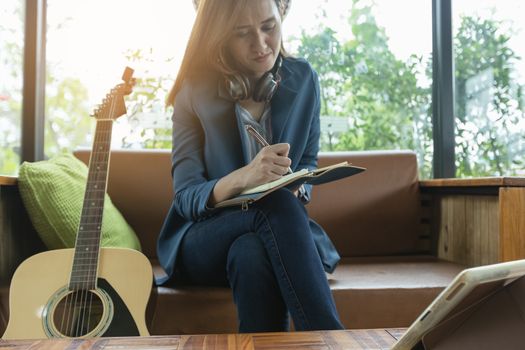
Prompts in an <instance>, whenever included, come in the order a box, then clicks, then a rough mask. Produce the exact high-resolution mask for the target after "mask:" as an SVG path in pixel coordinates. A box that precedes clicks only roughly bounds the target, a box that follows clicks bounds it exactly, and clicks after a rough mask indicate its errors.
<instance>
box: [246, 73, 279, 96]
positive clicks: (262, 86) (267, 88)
mask: <svg viewBox="0 0 525 350" xmlns="http://www.w3.org/2000/svg"><path fill="white" fill-rule="evenodd" d="M277 85H278V83H277V81H275V79H274V77H273V74H272V73H271V72H266V73H265V74H264V75H263V76H262V77H261V78H260V79H259V80H258V81H257V84H256V85H255V87H254V88H253V94H252V98H253V100H254V101H255V102H267V101H270V99H271V98H272V96H273V94H274V92H275V90H276V89H277Z"/></svg>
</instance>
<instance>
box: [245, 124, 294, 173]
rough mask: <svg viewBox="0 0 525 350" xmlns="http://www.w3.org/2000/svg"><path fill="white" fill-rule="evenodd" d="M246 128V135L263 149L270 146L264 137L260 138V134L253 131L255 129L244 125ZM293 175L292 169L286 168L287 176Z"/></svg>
mask: <svg viewBox="0 0 525 350" xmlns="http://www.w3.org/2000/svg"><path fill="white" fill-rule="evenodd" d="M245 128H246V131H248V133H249V134H250V135H252V136H253V138H254V139H255V140H256V141H257V142H259V144H260V145H261V146H263V147H266V146H270V144H269V143H268V141H266V139H265V138H264V137H262V135H261V134H259V132H258V131H257V130H255V128H254V127H253V126H251V125H246V126H245ZM291 173H293V171H292V169H291V168H290V167H288V174H291Z"/></svg>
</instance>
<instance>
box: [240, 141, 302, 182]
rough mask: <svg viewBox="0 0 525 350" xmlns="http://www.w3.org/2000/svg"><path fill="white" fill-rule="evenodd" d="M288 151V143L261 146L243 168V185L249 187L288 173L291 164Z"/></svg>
mask: <svg viewBox="0 0 525 350" xmlns="http://www.w3.org/2000/svg"><path fill="white" fill-rule="evenodd" d="M289 151H290V145H289V144H288V143H277V144H274V145H271V146H266V147H263V148H262V149H261V150H260V151H259V153H257V156H255V158H254V159H253V160H252V161H251V162H250V164H248V165H247V166H245V167H244V168H243V176H244V177H245V179H246V183H245V185H244V187H245V188H250V187H254V186H258V185H261V184H264V183H267V182H270V181H274V180H277V179H278V178H280V177H281V176H283V175H285V174H286V173H288V169H289V168H290V165H291V164H292V161H291V160H290V158H288V152H289Z"/></svg>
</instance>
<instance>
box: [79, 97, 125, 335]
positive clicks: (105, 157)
mask: <svg viewBox="0 0 525 350" xmlns="http://www.w3.org/2000/svg"><path fill="white" fill-rule="evenodd" d="M116 92H117V89H114V90H113V91H112V97H113V98H112V100H111V108H110V112H109V115H106V117H107V121H104V123H103V124H102V126H103V127H105V128H104V132H103V133H101V134H102V137H105V140H104V141H105V142H104V147H106V148H107V149H106V148H105V149H103V150H102V152H101V154H99V157H100V158H102V161H103V164H105V169H102V171H101V172H97V174H96V176H97V177H98V178H97V181H99V180H102V181H103V182H104V183H105V184H107V178H108V171H109V169H108V164H109V156H110V154H109V152H110V142H111V133H112V127H113V119H112V118H111V116H113V115H115V110H116V103H115V101H116V99H115V98H114V97H115V96H114V94H115V93H116ZM100 177H102V179H100ZM105 192H106V188H104V189H103V193H102V194H101V196H102V200H101V204H102V208H101V209H100V211H99V212H97V213H98V214H99V215H100V217H97V219H96V221H97V228H96V232H97V236H98V240H97V241H96V242H94V243H95V244H96V245H97V247H96V248H97V249H91V251H90V255H91V257H90V258H91V260H93V261H90V262H91V264H90V267H91V269H90V270H89V272H88V278H94V286H93V287H94V288H95V287H96V285H97V283H96V278H97V277H96V272H97V271H96V266H98V259H99V253H100V243H101V235H102V219H103V216H104V205H103V204H104V200H105ZM90 242H91V241H90ZM91 273H93V276H91ZM88 289H89V288H86V293H88V294H89V308H88V310H89V311H88V313H87V314H88V317H87V325H86V328H87V331H90V330H91V329H90V324H91V315H92V313H93V293H91V292H89V291H88ZM101 312H103V305H102V310H101ZM99 321H100V320H99ZM82 323H84V318H83V319H82Z"/></svg>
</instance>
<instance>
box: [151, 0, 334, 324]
mask: <svg viewBox="0 0 525 350" xmlns="http://www.w3.org/2000/svg"><path fill="white" fill-rule="evenodd" d="M287 9H288V1H286V0H201V3H200V5H199V7H198V12H197V17H196V20H195V24H194V26H193V30H192V33H191V36H190V39H189V42H188V46H187V48H186V52H185V55H184V59H183V61H182V65H181V68H180V71H179V74H178V76H177V79H176V81H175V84H174V86H173V88H172V91H171V92H170V95H169V97H168V103H169V104H173V105H174V113H173V152H172V160H173V168H172V169H173V170H172V175H173V185H174V189H175V197H174V200H173V204H172V207H171V209H170V212H169V214H168V217H167V218H166V221H165V223H164V226H163V228H162V231H161V234H160V237H159V241H158V256H159V259H160V262H161V264H162V266H163V267H164V269H165V270H166V272H167V274H168V276H167V277H166V278H164V279H162V280H160V281H158V282H159V283H164V282H166V281H167V280H168V279H170V278H171V279H173V281H174V283H182V282H180V281H183V282H184V283H189V284H194V285H195V284H196V285H210V286H213V285H215V286H218V285H225V286H227V285H229V286H230V287H231V288H232V291H233V298H234V301H235V304H236V306H237V313H238V319H239V331H240V332H263V331H285V330H288V312H289V313H290V314H291V316H292V318H293V321H294V326H295V328H296V329H297V330H314V329H342V328H343V327H342V325H341V322H340V321H339V318H338V315H337V311H336V309H335V305H334V301H333V298H332V295H331V292H330V288H329V286H328V283H327V280H326V277H325V273H324V271H323V266H324V269H325V270H326V271H329V272H331V271H333V269H334V268H335V265H336V264H337V262H338V260H339V255H338V254H337V252H336V251H335V248H334V246H333V245H332V243H331V242H330V240H329V239H328V237H327V235H326V234H325V232H324V231H323V230H322V229H321V228H320V227H319V226H318V225H317V224H316V223H315V222H313V221H312V220H310V219H309V218H308V214H307V212H306V210H305V208H304V203H306V202H308V200H309V198H310V191H311V188H309V187H308V186H305V189H304V190H302V191H298V190H297V191H294V192H291V191H289V190H287V189H281V190H277V191H275V192H273V193H272V194H270V195H268V196H266V197H265V198H263V199H261V200H260V201H257V202H255V203H253V204H250V205H249V206H248V208H241V207H230V208H227V209H220V210H219V209H213V208H214V205H215V204H216V203H218V202H220V201H222V200H225V199H228V198H231V197H233V196H234V195H236V194H238V193H240V192H241V191H242V190H244V189H246V188H250V187H254V186H256V185H260V184H263V183H266V182H269V181H272V180H275V179H278V178H279V177H281V176H282V175H283V174H285V173H286V172H287V170H288V168H289V167H291V168H292V170H294V171H295V170H296V169H302V168H315V167H316V165H317V152H318V147H319V146H318V145H319V132H320V131H319V108H320V107H319V103H320V101H319V83H318V78H317V75H316V73H315V72H314V71H313V70H312V69H311V67H310V66H309V64H308V63H306V62H305V61H304V60H299V59H293V58H290V57H285V55H284V50H283V48H282V45H281V42H282V37H281V21H282V18H283V17H284V15H285V13H286V11H287ZM246 125H251V126H253V127H254V128H256V129H257V130H258V131H260V132H261V133H262V134H263V135H264V136H265V137H266V139H267V140H268V141H269V142H270V143H271V144H272V145H271V146H266V147H262V146H260V145H259V144H258V143H257V142H256V141H255V140H254V139H253V138H251V136H250V135H249V134H248V133H247V132H246V129H245V126H246Z"/></svg>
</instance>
